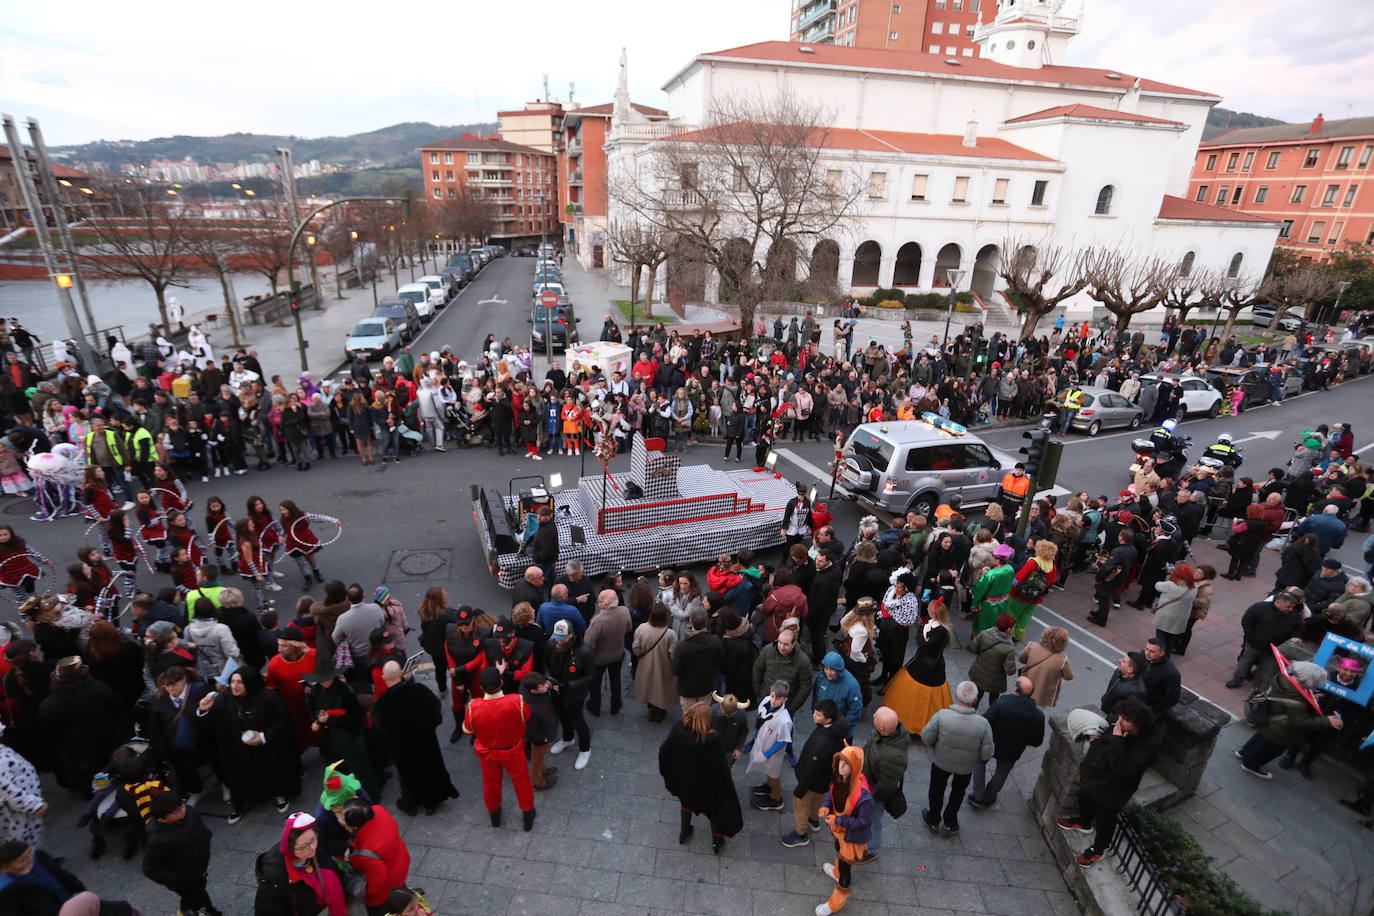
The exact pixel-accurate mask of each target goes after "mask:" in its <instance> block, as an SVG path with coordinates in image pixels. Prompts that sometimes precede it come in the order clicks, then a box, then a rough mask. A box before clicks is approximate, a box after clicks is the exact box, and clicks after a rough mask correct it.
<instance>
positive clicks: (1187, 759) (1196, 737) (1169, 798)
mask: <svg viewBox="0 0 1374 916" xmlns="http://www.w3.org/2000/svg"><path fill="white" fill-rule="evenodd" d="M1230 721H1231V716H1230V714H1229V713H1227V712H1226V711H1225V710H1223V709H1221V708H1220V707H1218V706H1216V705H1214V704H1212V703H1210V702H1208V701H1207V700H1203V699H1201V698H1199V697H1198V695H1197V694H1195V693H1193V692H1192V691H1191V690H1187V689H1185V690H1184V691H1183V695H1182V697H1181V699H1180V700H1179V703H1178V705H1177V706H1175V707H1174V708H1173V709H1171V710H1169V711H1168V712H1167V713H1165V714H1164V718H1163V723H1162V724H1163V726H1164V744H1163V745H1162V746H1161V747H1160V750H1159V756H1158V757H1157V758H1156V759H1155V765H1154V768H1153V769H1154V770H1155V771H1157V772H1158V773H1159V775H1160V776H1162V777H1163V778H1164V779H1165V780H1167V781H1168V782H1169V783H1171V784H1172V785H1173V788H1174V791H1173V792H1172V793H1171V794H1169V795H1166V796H1164V797H1163V798H1160V799H1156V800H1153V804H1155V805H1157V806H1158V807H1161V808H1169V807H1172V806H1174V805H1177V804H1178V803H1179V802H1182V801H1185V800H1186V799H1188V798H1191V797H1192V796H1193V795H1194V793H1196V792H1197V787H1198V783H1200V782H1201V781H1202V773H1203V771H1204V770H1205V769H1207V761H1208V760H1210V759H1211V758H1212V752H1213V751H1214V750H1216V745H1217V735H1218V734H1220V733H1221V730H1222V729H1223V728H1225V727H1226V725H1227V724H1228V723H1229V722H1230Z"/></svg>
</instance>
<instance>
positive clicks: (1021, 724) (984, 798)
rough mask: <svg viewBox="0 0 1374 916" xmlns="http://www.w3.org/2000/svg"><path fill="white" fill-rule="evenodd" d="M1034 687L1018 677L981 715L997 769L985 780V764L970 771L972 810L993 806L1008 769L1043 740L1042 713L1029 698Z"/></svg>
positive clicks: (980, 763)
mask: <svg viewBox="0 0 1374 916" xmlns="http://www.w3.org/2000/svg"><path fill="white" fill-rule="evenodd" d="M1034 689H1035V685H1034V684H1033V683H1032V682H1031V679H1030V678H1028V677H1018V678H1017V679H1016V684H1015V685H1014V687H1013V688H1012V692H1011V693H1010V694H1008V695H1006V696H1000V697H995V698H994V699H993V700H992V701H991V702H990V703H989V704H988V711H987V712H986V713H984V716H985V718H986V719H987V720H988V724H989V725H991V726H992V744H993V752H992V757H993V759H994V760H996V761H997V770H996V772H994V773H993V775H992V779H991V780H989V781H985V780H986V777H987V763H986V762H985V761H979V762H978V763H977V764H976V765H975V766H974V768H973V780H972V784H973V791H972V792H970V793H969V796H968V800H969V804H971V805H973V807H975V808H990V807H992V806H993V805H995V804H996V803H997V794H998V793H999V792H1001V791H1002V786H1003V785H1005V784H1006V781H1007V777H1008V776H1010V775H1011V770H1012V767H1014V766H1016V761H1018V760H1020V759H1021V755H1022V754H1024V753H1025V752H1026V748H1028V747H1039V746H1040V745H1041V743H1042V742H1044V740H1045V714H1044V713H1043V712H1041V711H1040V708H1039V706H1037V705H1036V703H1035V699H1034V697H1033V696H1032V695H1031V694H1032V693H1033V691H1034Z"/></svg>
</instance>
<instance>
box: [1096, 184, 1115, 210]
mask: <svg viewBox="0 0 1374 916" xmlns="http://www.w3.org/2000/svg"><path fill="white" fill-rule="evenodd" d="M1115 196H1116V189H1115V188H1113V187H1112V186H1111V185H1103V186H1102V190H1100V191H1098V192H1097V203H1096V205H1094V206H1093V213H1094V214H1096V215H1097V216H1107V215H1108V214H1110V213H1111V212H1112V198H1113V197H1115Z"/></svg>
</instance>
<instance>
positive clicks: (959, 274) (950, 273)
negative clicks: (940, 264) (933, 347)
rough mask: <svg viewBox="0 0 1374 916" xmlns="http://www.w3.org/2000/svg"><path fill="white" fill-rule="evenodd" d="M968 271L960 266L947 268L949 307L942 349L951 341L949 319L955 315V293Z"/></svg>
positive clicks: (941, 340)
mask: <svg viewBox="0 0 1374 916" xmlns="http://www.w3.org/2000/svg"><path fill="white" fill-rule="evenodd" d="M966 273H968V271H966V270H962V269H960V268H958V267H951V268H947V269H946V270H945V279H946V280H948V281H949V308H948V309H946V310H945V333H944V336H943V337H941V338H940V349H941V350H942V351H943V350H944V349H945V347H946V345H948V343H949V320H950V318H952V317H954V295H955V293H956V292H957V291H958V289H959V284H960V283H961V282H963V279H964V274H966Z"/></svg>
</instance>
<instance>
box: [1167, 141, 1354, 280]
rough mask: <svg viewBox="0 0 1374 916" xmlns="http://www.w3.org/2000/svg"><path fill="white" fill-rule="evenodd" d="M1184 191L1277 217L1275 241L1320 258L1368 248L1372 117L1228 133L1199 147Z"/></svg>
mask: <svg viewBox="0 0 1374 916" xmlns="http://www.w3.org/2000/svg"><path fill="white" fill-rule="evenodd" d="M1188 192H1189V197H1190V198H1191V199H1192V200H1195V201H1200V202H1206V203H1209V204H1213V205H1215V206H1218V207H1227V208H1233V209H1236V210H1239V211H1242V212H1244V213H1250V214H1255V215H1259V216H1264V217H1267V218H1269V219H1273V220H1280V221H1282V223H1283V228H1282V229H1281V230H1280V232H1279V244H1280V245H1282V246H1284V247H1286V248H1290V249H1293V250H1294V251H1296V252H1298V253H1299V255H1300V256H1302V257H1303V258H1306V259H1310V260H1314V261H1324V260H1327V259H1328V258H1329V257H1330V256H1331V252H1333V251H1335V250H1336V249H1338V248H1341V247H1342V246H1344V245H1346V244H1347V243H1350V242H1357V243H1359V244H1362V245H1366V246H1374V117H1365V118H1345V119H1343V120H1330V121H1328V120H1326V119H1325V118H1323V117H1322V116H1321V115H1317V116H1316V117H1315V118H1313V119H1312V122H1311V123H1310V124H1277V125H1274V126H1271V127H1246V128H1241V129H1238V130H1231V131H1227V132H1226V133H1224V134H1220V135H1218V136H1216V137H1213V138H1212V139H1210V140H1204V141H1203V142H1202V144H1201V145H1200V146H1199V147H1198V151H1197V159H1196V161H1195V162H1194V163H1193V174H1192V178H1191V179H1190V181H1189V187H1188Z"/></svg>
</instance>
